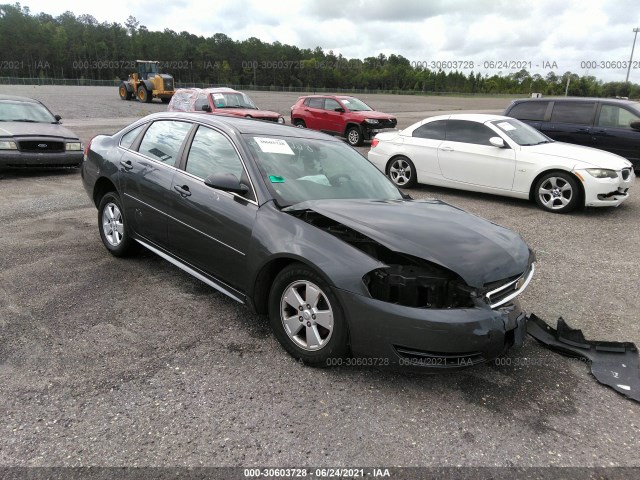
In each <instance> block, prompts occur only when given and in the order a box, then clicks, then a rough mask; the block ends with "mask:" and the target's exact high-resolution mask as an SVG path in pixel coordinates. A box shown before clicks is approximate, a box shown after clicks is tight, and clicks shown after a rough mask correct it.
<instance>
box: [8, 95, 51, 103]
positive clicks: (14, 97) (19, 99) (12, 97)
mask: <svg viewBox="0 0 640 480" xmlns="http://www.w3.org/2000/svg"><path fill="white" fill-rule="evenodd" d="M0 100H12V101H15V102H29V103H41V102H40V101H38V100H35V99H33V98H28V97H19V96H17V95H1V94H0Z"/></svg>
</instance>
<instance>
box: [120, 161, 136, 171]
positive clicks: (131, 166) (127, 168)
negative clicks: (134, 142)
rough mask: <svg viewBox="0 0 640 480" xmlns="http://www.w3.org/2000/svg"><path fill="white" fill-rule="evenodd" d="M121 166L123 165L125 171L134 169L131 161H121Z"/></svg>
mask: <svg viewBox="0 0 640 480" xmlns="http://www.w3.org/2000/svg"><path fill="white" fill-rule="evenodd" d="M120 165H122V166H123V167H124V169H125V170H131V169H132V168H133V165H132V164H131V160H127V161H126V162H125V161H124V160H121V161H120Z"/></svg>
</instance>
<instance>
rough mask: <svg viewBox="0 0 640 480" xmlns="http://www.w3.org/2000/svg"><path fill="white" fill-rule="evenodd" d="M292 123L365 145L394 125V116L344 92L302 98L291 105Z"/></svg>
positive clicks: (355, 144) (356, 144) (354, 144)
mask: <svg viewBox="0 0 640 480" xmlns="http://www.w3.org/2000/svg"><path fill="white" fill-rule="evenodd" d="M291 123H292V124H293V125H295V126H297V127H303V128H312V129H314V130H321V131H323V132H325V133H330V134H332V135H340V136H342V137H345V138H346V139H347V142H349V144H350V145H352V146H354V147H355V146H358V145H362V141H363V140H371V139H372V138H373V137H374V136H375V134H376V133H378V132H380V131H381V130H382V129H385V128H395V126H396V124H397V123H398V122H397V120H396V118H395V117H394V116H393V115H389V114H388V113H382V112H376V111H375V110H373V109H372V108H371V107H370V106H369V105H367V104H366V103H364V102H363V101H362V100H358V99H357V98H355V97H349V96H343V95H337V96H334V95H309V96H306V97H300V98H299V99H298V101H297V102H296V104H295V105H294V106H292V107H291Z"/></svg>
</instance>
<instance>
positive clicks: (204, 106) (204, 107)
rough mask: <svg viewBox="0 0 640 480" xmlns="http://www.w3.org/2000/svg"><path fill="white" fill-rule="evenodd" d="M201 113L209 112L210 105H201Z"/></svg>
mask: <svg viewBox="0 0 640 480" xmlns="http://www.w3.org/2000/svg"><path fill="white" fill-rule="evenodd" d="M202 111H203V112H211V105H202Z"/></svg>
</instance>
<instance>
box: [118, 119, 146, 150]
mask: <svg viewBox="0 0 640 480" xmlns="http://www.w3.org/2000/svg"><path fill="white" fill-rule="evenodd" d="M145 126H146V124H143V125H140V126H139V127H136V128H134V129H133V130H131V131H129V132H127V133H125V134H124V135H123V136H122V139H120V146H121V147H122V148H131V145H133V142H135V140H136V138H137V137H138V135H139V134H140V132H141V131H142V129H143V128H144V127H145Z"/></svg>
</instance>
